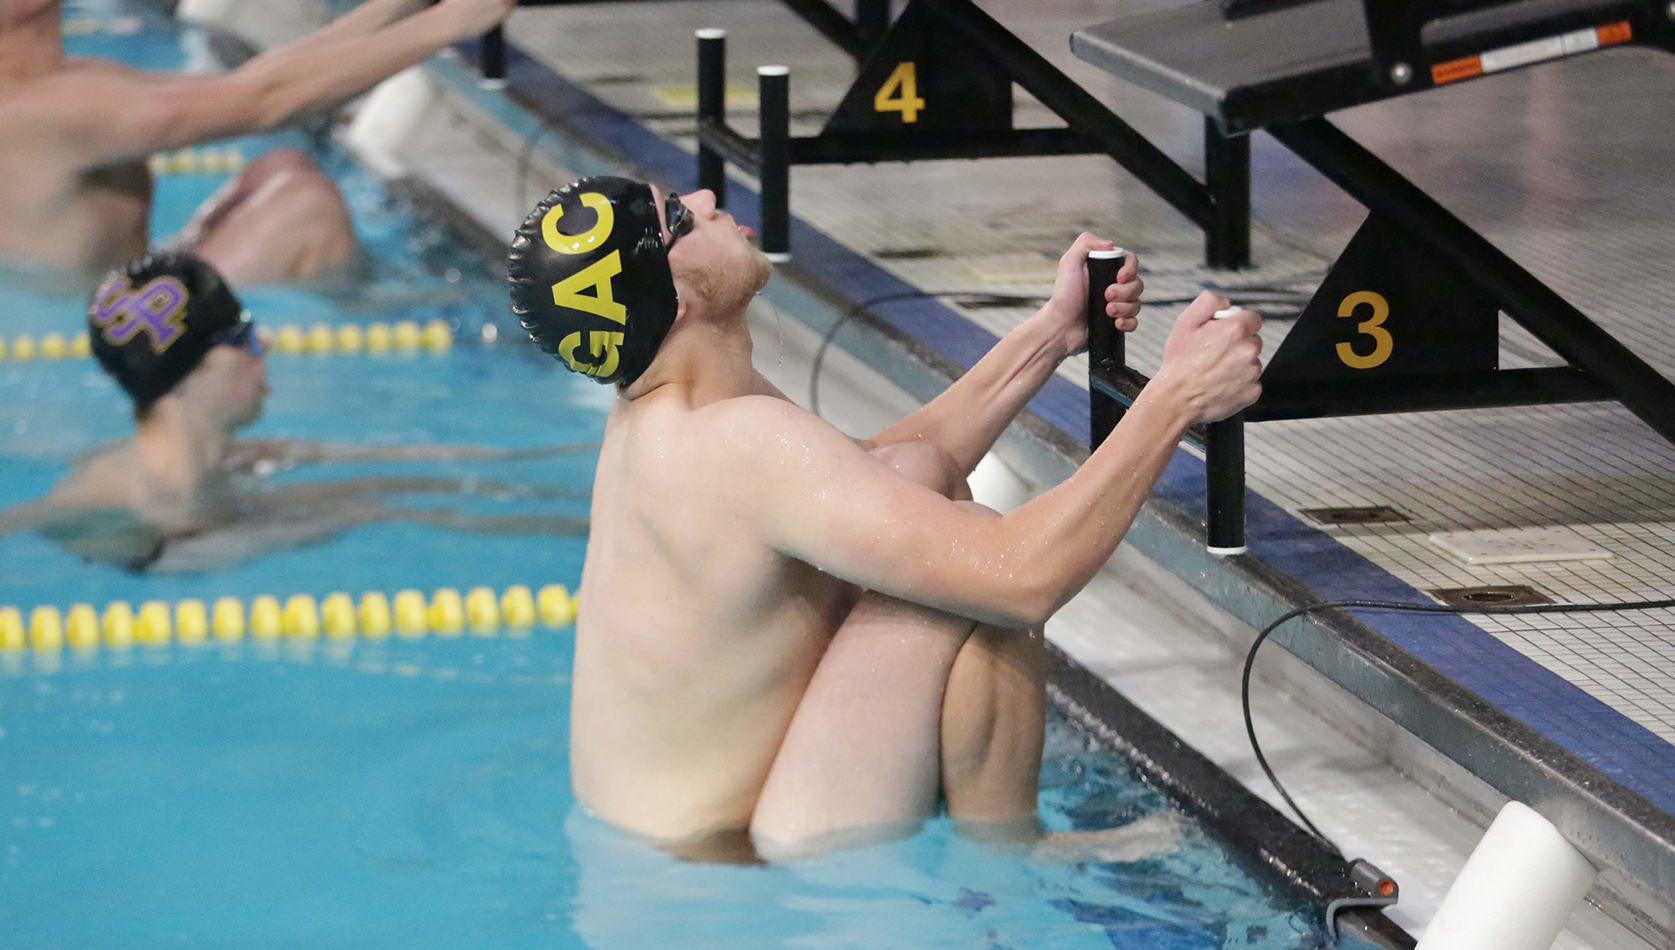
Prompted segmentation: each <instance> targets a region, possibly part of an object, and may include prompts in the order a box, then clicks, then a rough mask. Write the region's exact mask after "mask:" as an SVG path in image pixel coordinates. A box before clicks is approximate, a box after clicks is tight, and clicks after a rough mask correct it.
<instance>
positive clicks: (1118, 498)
mask: <svg viewBox="0 0 1675 950" xmlns="http://www.w3.org/2000/svg"><path fill="white" fill-rule="evenodd" d="M1225 306H1226V301H1225V300H1223V299H1221V298H1219V297H1217V296H1215V295H1214V294H1209V293H1206V294H1204V295H1202V296H1200V298H1199V299H1198V300H1197V301H1196V302H1194V303H1193V305H1192V306H1191V307H1188V308H1187V311H1186V312H1185V313H1184V314H1182V315H1181V319H1180V320H1179V322H1177V324H1176V326H1175V330H1174V332H1173V333H1172V334H1171V335H1170V338H1169V343H1168V344H1167V345H1166V346H1165V348H1164V361H1163V368H1162V369H1160V370H1159V371H1158V373H1157V375H1156V376H1154V377H1153V378H1152V382H1151V383H1150V385H1148V386H1147V387H1146V388H1145V390H1144V391H1142V392H1141V394H1140V397H1139V398H1138V399H1137V400H1135V402H1134V405H1133V407H1131V408H1130V409H1129V411H1128V412H1127V413H1126V414H1124V416H1123V420H1122V422H1121V423H1119V424H1118V426H1117V428H1116V430H1115V431H1114V432H1113V433H1112V434H1111V436H1110V437H1109V438H1107V439H1106V440H1105V442H1104V443H1103V444H1102V445H1101V446H1100V447H1099V449H1098V450H1097V451H1096V452H1094V453H1093V455H1092V456H1091V457H1090V458H1089V459H1088V461H1087V462H1086V463H1084V464H1083V465H1082V467H1081V468H1079V469H1077V471H1076V472H1075V473H1074V474H1073V475H1071V477H1070V478H1068V479H1066V480H1065V481H1064V482H1063V483H1062V484H1060V485H1058V486H1056V487H1055V488H1053V489H1052V490H1051V491H1048V492H1047V493H1045V494H1043V495H1041V496H1040V497H1038V498H1035V499H1034V500H1032V501H1029V502H1027V503H1026V504H1024V505H1021V506H1019V507H1018V508H1016V509H1014V510H1013V511H1011V512H1009V513H1007V514H1006V515H1005V516H1003V517H1001V518H985V517H982V516H980V515H977V514H974V513H972V512H971V511H969V510H967V509H965V508H963V507H961V506H960V505H959V504H958V503H956V502H952V501H949V500H948V499H946V498H943V497H942V496H941V495H939V494H937V493H936V492H934V491H931V490H930V489H927V488H924V487H922V486H920V485H918V484H916V483H914V482H912V481H910V480H908V479H905V478H902V477H900V476H898V475H897V474H896V473H895V472H893V471H892V470H890V469H889V468H888V467H887V466H886V465H884V464H883V463H882V462H880V461H878V460H877V459H875V458H873V457H872V456H870V455H868V454H867V453H866V452H865V451H863V450H861V449H860V448H858V447H856V446H855V444H854V443H853V442H851V441H849V440H848V439H846V438H844V437H843V436H842V435H841V434H839V433H837V432H836V431H834V430H832V429H831V428H830V427H829V426H824V425H821V424H819V423H818V422H817V421H815V420H813V419H812V418H810V417H809V416H808V415H807V414H806V413H801V412H799V411H797V410H795V409H793V408H791V407H788V406H786V405H785V404H784V403H781V402H778V401H777V400H768V399H759V398H754V397H747V398H745V399H738V400H731V401H729V402H728V403H721V404H718V405H721V406H726V407H727V408H726V409H724V410H720V412H721V413H725V415H724V416H719V415H718V417H717V418H719V419H720V422H719V423H712V424H716V425H717V429H718V430H719V431H717V432H715V433H714V434H713V437H705V438H700V439H699V440H698V445H699V448H697V449H695V452H696V453H697V454H698V455H699V458H697V459H695V462H694V464H693V465H692V466H690V468H691V470H692V471H693V472H694V477H693V478H692V479H691V484H692V485H693V486H694V487H695V488H697V489H704V488H712V489H713V490H714V491H715V492H716V493H717V494H718V495H719V496H720V497H721V498H722V499H723V501H724V503H725V504H726V505H727V507H728V508H729V509H730V510H731V512H732V513H734V514H735V515H736V516H737V517H738V518H739V519H740V521H741V523H744V524H747V525H750V526H753V528H754V530H755V532H757V536H758V537H760V538H761V539H762V540H763V541H764V542H765V543H766V544H768V545H769V546H771V547H773V548H774V549H775V550H778V551H780V552H781V553H783V554H785V555H788V556H790V557H794V558H797V559H799V560H802V561H806V562H808V563H810V564H812V565H814V566H815V567H818V568H820V569H821V570H824V571H826V572H828V573H830V574H833V575H835V576H837V577H841V578H843V579H845V580H847V581H850V582H852V583H855V584H858V585H861V586H863V587H866V588H869V589H872V590H878V591H881V592H883V593H886V594H890V595H892V596H896V597H900V598H902V599H905V600H910V601H913V602H915V603H920V604H925V605H927V606H930V607H936V608H938V609H941V610H946V611H949V612H952V613H955V614H959V615H961V616H965V617H971V618H974V619H976V620H982V621H986V622H989V623H995V624H999V625H1002V626H1012V627H1021V626H1033V625H1035V624H1039V623H1041V622H1043V621H1045V620H1046V618H1048V617H1050V616H1051V615H1052V614H1053V613H1055V612H1056V611H1057V610H1058V609H1059V607H1061V606H1063V605H1064V603H1065V602H1067V601H1068V600H1069V599H1070V598H1071V597H1073V596H1075V594H1076V593H1077V592H1078V591H1080V590H1081V589H1082V588H1083V587H1084V586H1085V585H1086V584H1087V582H1088V581H1089V580H1090V579H1092V577H1093V575H1094V574H1095V573H1096V572H1097V571H1098V570H1099V568H1100V567H1101V566H1102V565H1104V563H1105V562H1106V561H1107V560H1109V559H1110V557H1111V554H1112V553H1113V552H1114V551H1115V550H1116V548H1117V545H1118V544H1119V543H1120V542H1121V541H1122V538H1123V535H1124V534H1126V533H1127V531H1128V528H1129V525H1130V524H1131V523H1132V522H1133V520H1134V516H1135V515H1136V514H1137V513H1138V512H1139V510H1140V505H1141V504H1142V503H1144V501H1145V498H1146V494H1147V493H1148V492H1149V491H1150V490H1151V486H1152V485H1153V483H1154V482H1156V480H1157V478H1158V476H1159V475H1160V474H1161V473H1162V472H1163V468H1164V466H1165V465H1166V464H1168V461H1169V459H1170V457H1171V456H1172V455H1173V454H1174V451H1175V446H1176V443H1177V442H1179V440H1180V437H1181V435H1182V434H1183V433H1185V431H1186V429H1187V427H1188V426H1190V425H1191V424H1193V423H1194V422H1201V421H1202V422H1208V421H1213V420H1216V419H1223V418H1226V417H1227V416H1228V415H1231V414H1232V413H1233V412H1236V411H1238V410H1239V409H1241V408H1243V407H1245V406H1248V405H1250V403H1252V402H1254V401H1255V400H1256V398H1257V397H1258V396H1259V395H1260V394H1261V387H1260V385H1259V384H1258V382H1257V379H1258V377H1259V375H1260V373H1261V364H1260V361H1259V359H1258V358H1259V356H1260V353H1261V338H1260V337H1259V336H1258V335H1257V333H1258V330H1259V329H1260V328H1261V320H1260V318H1258V317H1257V316H1256V315H1255V314H1254V313H1250V312H1249V311H1242V312H1241V314H1240V315H1239V316H1237V317H1232V318H1229V319H1226V320H1215V319H1213V316H1214V314H1215V313H1216V311H1217V310H1219V309H1221V308H1223V307H1225ZM703 435H705V436H709V435H710V434H709V433H704V434H703Z"/></svg>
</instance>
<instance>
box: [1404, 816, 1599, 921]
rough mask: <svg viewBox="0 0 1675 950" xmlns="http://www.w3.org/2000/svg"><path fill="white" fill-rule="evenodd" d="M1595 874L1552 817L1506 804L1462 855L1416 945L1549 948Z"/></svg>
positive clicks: (1590, 865)
mask: <svg viewBox="0 0 1675 950" xmlns="http://www.w3.org/2000/svg"><path fill="white" fill-rule="evenodd" d="M1597 874H1598V872H1597V871H1595V870H1594V866H1593V865H1592V864H1590V863H1588V859H1587V858H1585V857H1583V856H1582V852H1580V851H1578V850H1576V848H1575V847H1574V846H1572V845H1571V843H1570V842H1568V841H1566V840H1565V839H1564V836H1563V835H1561V834H1559V829H1557V828H1555V827H1553V823H1552V822H1550V821H1548V820H1547V819H1545V818H1543V817H1541V816H1540V815H1538V814H1536V813H1535V811H1534V810H1533V809H1531V808H1530V807H1529V806H1527V805H1523V804H1520V803H1519V802H1508V803H1507V805H1506V807H1505V808H1502V809H1501V813H1500V814H1499V815H1497V816H1496V817H1495V822H1494V824H1492V825H1490V826H1489V830H1488V832H1487V833H1485V834H1484V835H1483V840H1482V841H1479V842H1478V843H1477V849H1476V850H1474V851H1473V852H1472V853H1471V857H1469V858H1467V859H1466V866H1465V867H1463V868H1461V869H1460V876H1459V877H1457V878H1455V879H1454V884H1453V886H1452V887H1450V888H1449V889H1448V896H1447V897H1444V898H1443V899H1442V907H1441V908H1439V909H1438V910H1437V914H1436V916H1435V917H1433V918H1432V919H1431V923H1430V925H1429V926H1427V927H1426V928H1425V933H1424V935H1423V936H1421V937H1420V938H1419V947H1418V950H1549V948H1550V947H1552V946H1553V941H1554V940H1556V939H1557V938H1558V936H1559V931H1560V930H1562V929H1564V924H1565V921H1566V920H1568V919H1569V918H1570V912H1571V911H1572V910H1573V909H1575V907H1576V905H1577V904H1579V903H1581V901H1582V898H1583V897H1584V896H1586V895H1587V893H1588V888H1590V887H1592V886H1593V883H1594V877H1595V876H1596V875H1597Z"/></svg>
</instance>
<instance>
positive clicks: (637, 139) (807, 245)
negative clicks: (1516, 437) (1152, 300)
mask: <svg viewBox="0 0 1675 950" xmlns="http://www.w3.org/2000/svg"><path fill="white" fill-rule="evenodd" d="M461 52H462V53H463V54H464V55H465V56H466V57H467V58H468V59H470V60H472V61H473V62H475V60H476V55H477V47H476V44H475V43H467V44H462V45H461ZM507 80H508V86H509V89H510V91H511V92H512V93H513V94H514V95H515V96H516V97H517V98H518V99H521V100H523V101H526V102H528V103H530V104H532V105H533V106H534V107H535V108H536V110H537V111H538V112H540V113H541V114H543V115H546V116H558V117H560V118H561V119H562V120H563V121H564V122H565V123H566V124H567V125H569V126H571V127H573V128H575V129H576V130H578V131H579V132H580V133H581V134H582V135H583V136H585V137H586V138H588V139H591V140H592V143H593V144H594V145H596V146H598V147H601V148H603V149H605V150H607V151H609V152H612V153H615V154H617V155H619V156H622V157H624V158H625V159H626V160H627V161H628V163H629V164H630V165H632V166H634V167H636V168H638V169H639V171H640V172H641V173H643V174H644V175H645V176H646V177H648V178H652V179H655V180H657V181H659V182H661V183H664V184H667V185H668V186H669V187H672V188H677V189H688V188H693V187H696V185H697V169H696V167H695V162H694V160H693V157H692V155H691V153H689V152H687V151H685V150H684V149H682V148H680V147H679V146H678V145H675V144H674V143H673V142H670V141H669V140H667V139H664V138H663V137H661V136H659V135H657V134H656V133H654V132H652V131H651V130H650V129H647V128H646V127H645V126H643V125H641V124H640V123H639V122H638V121H636V120H635V119H633V118H632V117H630V116H628V115H626V114H624V113H622V112H620V111H618V110H616V109H614V108H612V107H611V106H609V105H607V104H606V103H605V102H603V101H602V100H600V99H598V98H596V97H594V96H593V95H592V94H590V93H588V92H587V91H586V90H583V89H581V88H580V87H578V86H576V85H574V84H572V83H570V82H568V81H567V80H565V79H564V78H563V77H561V76H559V75H558V74H557V73H555V72H553V71H552V70H550V69H548V68H547V67H546V66H545V65H543V64H541V63H540V62H537V61H536V60H534V59H532V58H531V57H529V56H528V55H527V54H525V53H523V52H522V51H521V50H518V49H517V48H516V47H512V46H509V47H508V49H507ZM728 211H730V212H731V213H732V214H733V215H734V216H735V217H736V218H738V220H739V221H741V222H742V223H745V224H748V225H752V226H757V225H759V224H760V222H761V206H760V201H759V197H758V195H757V194H756V193H755V192H754V191H751V190H750V189H749V188H747V187H746V186H745V185H744V184H743V183H741V182H739V181H738V180H737V179H729V180H728ZM791 242H792V248H793V249H794V251H795V253H796V260H797V264H798V266H799V267H800V268H801V269H803V270H804V271H806V272H808V273H810V274H813V275H815V276H816V277H817V278H818V279H821V280H823V281H825V282H827V283H828V284H830V285H831V286H833V287H836V288H841V289H842V291H843V292H844V293H845V294H846V295H847V296H848V297H849V298H850V299H852V300H856V301H860V300H869V299H872V298H875V297H882V296H886V295H891V294H902V293H910V292H912V291H915V290H917V289H918V288H916V287H914V286H913V285H911V284H909V283H907V282H906V281H904V280H902V279H900V278H898V277H896V276H895V275H893V274H890V273H889V272H888V271H885V270H884V269H882V268H880V267H878V266H876V265H874V264H873V263H872V262H871V261H869V260H867V259H866V258H864V257H862V256H861V255H859V254H857V253H855V252H854V251H852V250H850V249H849V248H847V247H845V246H844V245H842V244H840V243H838V242H837V241H835V240H833V239H832V238H830V237H828V236H827V235H826V234H824V233H822V232H821V231H819V230H817V229H816V228H814V227H813V226H812V225H810V224H808V223H807V222H805V221H803V220H802V219H800V218H795V217H794V218H793V219H792V223H791ZM930 289H935V290H946V289H954V288H930ZM876 314H877V316H878V317H879V319H881V320H883V321H884V322H886V323H888V324H890V325H892V326H894V327H895V328H896V329H898V330H900V331H901V332H903V333H905V334H907V335H909V336H911V337H913V338H914V339H917V340H919V341H921V342H923V343H924V344H926V345H927V346H929V347H931V348H932V349H934V350H935V351H937V352H938V353H940V354H941V355H942V356H943V357H944V358H946V359H948V360H949V361H950V362H953V363H955V364H957V365H959V366H961V367H964V368H967V369H969V368H970V367H971V366H973V365H975V364H976V363H977V361H978V360H979V359H981V358H982V357H983V355H984V354H985V353H987V352H988V351H989V349H990V348H991V347H992V346H994V344H995V343H996V342H998V339H997V338H996V337H995V336H994V335H993V334H991V333H989V332H988V331H987V330H984V329H983V328H982V327H979V326H977V325H976V324H973V323H972V322H971V321H969V320H967V319H966V318H964V317H963V316H961V315H960V314H958V313H957V312H955V311H954V310H952V309H950V308H948V307H946V306H944V305H943V304H941V303H940V302H938V301H936V300H933V299H906V300H900V301H893V302H891V303H889V304H886V305H880V306H879V307H878V308H877V310H876ZM1029 408H1030V410H1031V411H1033V412H1034V413H1036V414H1037V415H1039V416H1040V417H1041V418H1043V419H1045V420H1046V421H1047V422H1049V423H1051V424H1052V425H1055V426H1057V427H1058V428H1059V429H1061V430H1063V431H1064V432H1067V433H1071V434H1073V435H1075V436H1076V437H1077V438H1078V439H1085V434H1086V433H1087V431H1088V397H1087V392H1086V391H1085V390H1083V389H1082V388H1080V387H1078V386H1076V385H1075V384H1073V383H1071V382H1069V381H1068V380H1065V379H1062V378H1059V377H1056V376H1055V377H1054V378H1052V379H1051V380H1049V381H1048V383H1047V385H1046V386H1044V387H1043V388H1042V390H1041V393H1040V394H1039V395H1037V396H1036V398H1035V400H1034V401H1033V402H1031V403H1030V405H1029ZM1155 494H1156V495H1157V496H1158V497H1159V498H1161V499H1163V500H1166V501H1168V502H1170V503H1172V504H1175V505H1178V506H1180V507H1181V508H1183V509H1185V510H1187V511H1189V512H1191V513H1193V514H1195V515H1196V516H1198V517H1200V518H1202V517H1204V514H1205V506H1204V465H1203V463H1202V462H1201V461H1199V460H1198V459H1196V458H1194V457H1193V456H1192V455H1190V454H1188V453H1186V452H1184V451H1179V450H1177V451H1176V453H1175V456H1174V458H1173V460H1171V462H1170V464H1169V466H1168V468H1167V470H1166V471H1165V472H1164V474H1163V477H1162V478H1161V479H1160V480H1159V482H1158V485H1157V488H1156V490H1155ZM1248 517H1249V532H1248V533H1249V537H1250V544H1251V550H1252V552H1253V553H1255V554H1256V555H1258V556H1260V557H1261V558H1263V559H1264V560H1266V561H1267V562H1268V563H1270V564H1272V565H1274V566H1275V567H1276V568H1278V569H1280V570H1282V571H1284V572H1285V573H1287V574H1289V575H1291V576H1292V577H1294V578H1296V579H1297V580H1299V581H1301V582H1303V583H1304V584H1306V585H1308V586H1309V587H1310V588H1311V589H1312V590H1314V591H1315V592H1316V593H1317V594H1319V595H1320V596H1321V597H1322V598H1326V599H1351V598H1354V599H1386V600H1396V601H1410V602H1417V603H1429V602H1430V600H1429V598H1427V597H1425V596H1424V595H1423V594H1421V593H1420V592H1419V591H1418V590H1416V589H1415V588H1413V587H1411V586H1409V585H1408V584H1407V583H1406V582H1404V581H1402V580H1401V579H1400V578H1397V577H1396V576H1394V575H1392V574H1390V573H1389V572H1387V571H1385V570H1384V569H1383V568H1380V567H1379V566H1378V565H1376V564H1374V563H1372V562H1371V561H1369V560H1367V559H1366V558H1365V557H1363V556H1361V555H1360V554H1357V553H1356V552H1355V551H1353V550H1351V549H1349V548H1348V547H1345V546H1344V545H1343V544H1341V543H1339V542H1338V541H1337V540H1336V539H1335V538H1333V537H1332V536H1330V535H1328V534H1326V533H1325V532H1322V531H1320V530H1319V529H1317V528H1315V527H1313V526H1311V525H1308V524H1306V523H1304V522H1302V521H1300V520H1298V519H1297V518H1295V517H1292V516H1291V515H1290V514H1289V513H1288V512H1286V511H1285V510H1284V509H1282V508H1281V507H1279V506H1278V505H1276V504H1274V503H1273V502H1271V501H1269V500H1267V499H1266V498H1263V497H1262V496H1260V495H1258V494H1257V493H1255V492H1251V493H1250V495H1249V502H1248ZM1356 613H1357V615H1358V616H1360V617H1361V619H1362V620H1363V621H1366V622H1367V623H1369V624H1370V625H1371V626H1373V627H1374V628H1375V629H1377V630H1378V631H1379V632H1381V633H1382V634H1384V635H1385V636H1386V637H1388V638H1389V639H1390V640H1391V641H1393V642H1394V643H1396V644H1397V645H1399V646H1400V647H1402V648H1403V649H1405V650H1407V651H1408V652H1410V653H1412V654H1413V655H1414V656H1416V657H1418V658H1419V659H1420V660H1422V661H1424V662H1425V663H1427V664H1429V665H1430V666H1431V667H1432V668H1434V669H1436V670H1437V671H1439V672H1441V673H1442V674H1444V675H1445V676H1448V677H1450V678H1451V679H1453V680H1454V681H1456V682H1458V683H1459V684H1460V685H1461V686H1464V687H1465V688H1466V689H1469V690H1471V691H1473V692H1475V693H1477V694H1478V695H1479V696H1481V697H1483V698H1484V699H1486V700H1488V701H1489V702H1490V703H1492V704H1494V705H1495V706H1498V707H1499V708H1500V709H1502V710H1504V711H1505V712H1506V713H1508V714H1509V715H1512V716H1514V717H1516V718H1517V719H1519V720H1522V721H1523V722H1524V723H1526V724H1527V725H1529V726H1530V727H1532V728H1534V729H1535V730H1537V731H1538V732H1540V733H1542V734H1543V735H1545V736H1546V737H1547V738H1549V739H1551V740H1552V741H1554V742H1556V743H1558V744H1559V745H1560V746H1562V747H1563V748H1565V749H1567V750H1569V751H1570V752H1571V753H1573V754H1575V755H1577V756H1578V757H1580V758H1581V759H1583V760H1584V761H1586V762H1587V763H1589V764H1590V765H1592V766H1593V767H1595V768H1597V769H1599V770H1600V771H1601V772H1603V773H1605V774H1606V775H1608V776H1610V777H1611V778H1612V779H1614V780H1616V781H1617V782H1619V783H1621V784H1622V785H1623V786H1625V787H1627V788H1629V789H1631V790H1633V791H1634V792H1636V793H1638V794H1639V795H1641V796H1643V797H1644V798H1646V799H1647V800H1648V801H1650V802H1652V803H1653V804H1654V805H1656V806H1657V807H1659V808H1661V809H1663V810H1664V811H1665V812H1669V813H1671V814H1675V746H1672V745H1670V744H1669V743H1667V742H1665V741H1663V740H1662V739H1660V738H1658V737H1657V736H1656V735H1654V734H1653V733H1652V732H1651V731H1650V730H1648V729H1646V728H1645V727H1644V726H1641V725H1639V724H1638V723H1636V722H1634V721H1633V720H1631V719H1629V718H1628V717H1626V716H1624V715H1623V714H1621V713H1619V712H1617V711H1616V710H1614V709H1612V708H1611V707H1610V706H1607V705H1606V704H1605V703H1603V702H1601V701H1600V700H1598V699H1596V698H1594V697H1593V696H1591V695H1589V694H1588V693H1587V692H1586V691H1584V690H1583V689H1581V688H1580V687H1577V686H1575V685H1573V684H1571V683H1570V682H1568V681H1567V680H1565V679H1564V678H1562V677H1560V676H1558V675H1557V674H1555V673H1553V672H1551V671H1549V670H1547V669H1546V668H1544V667H1542V666H1541V665H1540V664H1539V663H1537V662H1535V661H1534V660H1532V659H1530V658H1529V657H1526V656H1524V655H1523V654H1521V653H1519V652H1518V651H1517V650H1515V649H1513V648H1512V647H1509V646H1507V645H1506V644H1504V643H1502V642H1501V641H1499V640H1497V639H1495V638H1494V636H1492V635H1491V634H1489V633H1488V632H1486V631H1484V630H1483V629H1481V628H1479V627H1477V626H1476V625H1475V624H1472V623H1470V622H1468V621H1466V620H1464V619H1462V618H1459V617H1447V616H1437V615H1434V614H1430V615H1419V614H1397V613H1390V612H1387V611H1379V612H1376V613H1369V612H1365V611H1357V612H1356Z"/></svg>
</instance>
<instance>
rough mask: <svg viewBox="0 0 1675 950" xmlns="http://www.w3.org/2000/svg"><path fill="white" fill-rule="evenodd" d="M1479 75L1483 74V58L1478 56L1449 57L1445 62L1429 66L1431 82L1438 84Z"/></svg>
mask: <svg viewBox="0 0 1675 950" xmlns="http://www.w3.org/2000/svg"><path fill="white" fill-rule="evenodd" d="M1481 75H1483V59H1482V58H1481V57H1478V56H1467V57H1466V58H1465V59H1451V60H1449V61H1448V62H1446V63H1438V64H1436V65H1435V66H1432V67H1431V82H1433V83H1435V84H1436V85H1438V86H1440V85H1442V84H1444V83H1450V82H1459V81H1460V80H1462V79H1470V78H1472V77H1473V76H1481Z"/></svg>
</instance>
